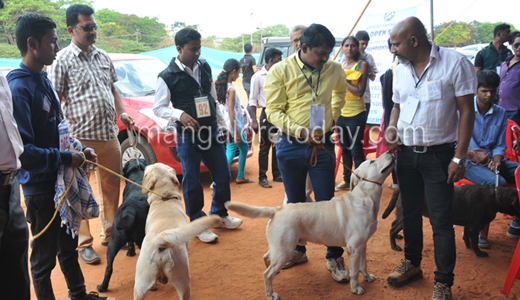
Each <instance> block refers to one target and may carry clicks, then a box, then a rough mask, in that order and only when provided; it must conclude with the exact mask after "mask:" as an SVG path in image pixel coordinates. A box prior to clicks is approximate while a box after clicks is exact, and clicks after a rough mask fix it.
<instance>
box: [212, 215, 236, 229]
mask: <svg viewBox="0 0 520 300" xmlns="http://www.w3.org/2000/svg"><path fill="white" fill-rule="evenodd" d="M221 220H222V222H220V224H219V225H217V226H214V227H215V228H226V229H237V228H238V227H239V226H240V225H242V219H239V218H235V217H230V216H225V217H222V218H221Z"/></svg>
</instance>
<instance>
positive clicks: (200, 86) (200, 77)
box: [177, 56, 203, 96]
mask: <svg viewBox="0 0 520 300" xmlns="http://www.w3.org/2000/svg"><path fill="white" fill-rule="evenodd" d="M177 59H178V60H179V62H180V63H181V66H182V70H183V71H184V72H186V74H188V75H190V77H192V78H193V79H195V78H194V77H193V75H192V74H190V73H188V71H186V65H185V64H184V63H183V62H182V61H181V60H180V58H179V56H177ZM197 65H198V67H199V81H198V82H197V84H198V85H199V92H200V95H199V96H202V92H203V91H202V84H201V81H202V66H201V65H200V63H199V61H197ZM194 69H195V68H194ZM191 72H192V73H194V72H193V70H191Z"/></svg>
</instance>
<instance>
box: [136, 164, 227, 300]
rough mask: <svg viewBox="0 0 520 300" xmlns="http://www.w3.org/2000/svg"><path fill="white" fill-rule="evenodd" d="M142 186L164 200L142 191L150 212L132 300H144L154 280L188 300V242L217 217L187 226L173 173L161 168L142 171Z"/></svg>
mask: <svg viewBox="0 0 520 300" xmlns="http://www.w3.org/2000/svg"><path fill="white" fill-rule="evenodd" d="M143 186H144V187H146V188H148V189H150V190H153V191H155V192H157V193H158V194H160V195H162V196H164V198H162V197H160V196H158V195H156V194H154V193H148V191H147V190H145V189H143V194H146V193H148V203H149V204H150V211H149V212H148V217H147V219H146V236H145V238H144V240H143V244H142V247H141V254H140V255H139V259H138V260H137V266H136V270H135V286H134V300H137V299H144V296H145V295H146V293H147V292H148V290H149V289H150V288H151V287H152V285H153V284H154V283H155V281H156V280H158V281H160V282H162V283H167V282H168V281H170V282H171V284H172V285H173V286H174V287H175V289H176V290H177V294H178V295H179V299H181V300H188V299H190V294H191V280H190V269H189V263H188V246H189V243H190V240H191V239H192V238H193V237H195V236H197V235H198V234H200V233H201V232H203V231H204V230H207V229H209V228H210V227H211V226H213V225H215V224H218V222H220V217H218V216H210V217H202V218H199V219H197V220H195V221H193V222H191V223H190V224H188V222H187V221H186V213H185V212H184V208H183V206H182V197H181V194H180V193H179V181H178V180H177V176H176V174H175V170H174V169H172V168H170V167H168V166H166V165H164V164H161V163H156V164H153V165H149V166H147V167H146V169H145V172H144V178H143Z"/></svg>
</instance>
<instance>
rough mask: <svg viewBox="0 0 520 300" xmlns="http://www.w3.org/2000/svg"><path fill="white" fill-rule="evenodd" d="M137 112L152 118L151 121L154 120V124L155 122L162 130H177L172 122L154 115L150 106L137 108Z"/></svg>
mask: <svg viewBox="0 0 520 300" xmlns="http://www.w3.org/2000/svg"><path fill="white" fill-rule="evenodd" d="M139 113H140V114H142V115H144V116H147V117H148V118H150V119H152V121H154V122H155V124H157V125H158V126H159V128H161V130H162V131H165V132H176V131H177V129H176V127H175V124H173V123H171V122H170V121H168V120H165V119H163V118H161V117H158V116H156V115H155V114H154V112H153V109H152V108H143V109H141V110H139Z"/></svg>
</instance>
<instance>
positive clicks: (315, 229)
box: [226, 152, 395, 300]
mask: <svg viewBox="0 0 520 300" xmlns="http://www.w3.org/2000/svg"><path fill="white" fill-rule="evenodd" d="M394 164H395V161H394V158H393V156H392V154H391V153H390V152H387V153H385V154H383V155H381V156H380V157H379V158H378V159H376V160H367V161H365V162H364V163H362V164H361V165H360V166H359V168H358V169H357V170H356V172H355V174H356V175H357V176H356V175H352V176H351V180H350V192H348V193H345V194H343V195H342V196H341V197H334V198H332V199H331V200H330V201H321V202H315V203H294V204H286V205H283V206H279V207H255V206H250V205H247V204H244V203H237V202H227V203H226V207H227V208H228V209H229V210H231V211H234V212H235V213H237V214H239V215H242V216H245V217H249V218H269V219H271V220H270V223H269V225H268V226H267V241H268V243H269V251H268V252H267V253H266V254H265V255H264V262H265V265H266V267H267V270H266V271H265V272H264V284H265V292H266V295H267V299H268V300H278V299H280V297H279V296H278V294H277V293H275V292H274V291H273V278H274V276H275V275H276V273H277V272H278V271H280V270H281V269H282V267H283V266H284V265H285V263H286V262H287V261H289V259H290V258H291V255H292V253H293V251H294V248H295V246H296V245H297V244H299V245H305V243H306V242H312V243H317V244H324V245H327V246H337V247H346V248H347V251H348V253H349V266H350V287H351V290H352V292H353V293H354V294H359V295H361V294H363V293H364V290H363V288H361V287H360V286H359V280H358V275H359V272H361V274H363V277H364V278H365V280H366V281H368V282H373V281H374V280H375V276H374V275H372V274H369V273H368V271H367V260H366V244H367V241H368V239H369V238H370V237H371V236H372V235H373V234H374V232H375V231H376V230H377V225H378V219H377V214H378V212H379V207H380V205H381V194H382V192H383V187H382V184H383V182H384V181H385V179H386V177H387V176H388V175H389V174H390V173H391V172H392V169H393V166H394ZM358 176H359V177H358Z"/></svg>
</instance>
